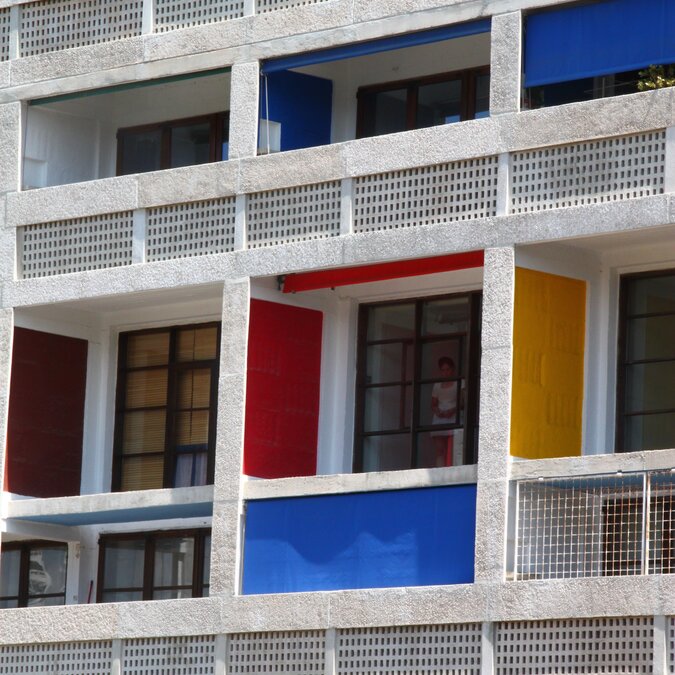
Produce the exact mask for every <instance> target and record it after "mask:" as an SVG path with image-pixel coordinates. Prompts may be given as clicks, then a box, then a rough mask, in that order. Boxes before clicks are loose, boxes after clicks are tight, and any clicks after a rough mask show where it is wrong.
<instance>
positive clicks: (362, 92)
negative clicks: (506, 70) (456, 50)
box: [356, 66, 490, 138]
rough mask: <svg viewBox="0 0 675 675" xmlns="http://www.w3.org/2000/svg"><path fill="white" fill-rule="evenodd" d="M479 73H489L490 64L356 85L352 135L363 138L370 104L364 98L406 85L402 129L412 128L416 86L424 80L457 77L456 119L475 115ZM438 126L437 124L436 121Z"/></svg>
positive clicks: (480, 74)
mask: <svg viewBox="0 0 675 675" xmlns="http://www.w3.org/2000/svg"><path fill="white" fill-rule="evenodd" d="M483 75H490V66H479V67H477V68H465V69H463V70H453V71H450V72H446V73H439V74H436V75H428V76H424V77H413V78H408V79H405V80H397V81H395V82H385V83H381V84H373V85H368V86H365V87H359V89H358V91H357V92H356V98H357V112H356V138H367V136H366V135H365V132H366V128H367V118H368V114H369V113H370V111H371V109H372V108H371V105H370V103H369V101H368V98H369V97H370V96H371V95H372V94H380V93H383V92H387V91H395V90H397V89H407V92H408V93H407V99H406V118H407V124H406V129H404V130H403V129H402V131H412V130H413V129H417V128H418V127H417V126H416V110H417V99H418V91H419V88H420V87H422V86H425V85H428V84H438V83H441V82H451V81H453V80H461V82H462V97H461V100H460V122H465V121H467V120H472V119H475V116H476V80H477V79H478V77H481V76H483ZM438 126H440V125H438Z"/></svg>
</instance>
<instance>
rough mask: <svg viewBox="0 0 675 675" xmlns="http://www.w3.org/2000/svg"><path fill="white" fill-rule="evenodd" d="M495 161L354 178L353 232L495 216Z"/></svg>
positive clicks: (460, 163)
mask: <svg viewBox="0 0 675 675" xmlns="http://www.w3.org/2000/svg"><path fill="white" fill-rule="evenodd" d="M496 209H497V157H480V158H478V159H470V160H466V161H462V162H451V163H448V164H437V165H435V166H424V167H420V168H415V169H406V170H404V171H391V172H389V173H381V174H375V175H373V176H363V177H361V178H355V179H354V231H355V232H371V231H373V230H393V229H398V228H400V227H411V226H416V225H431V224H434V223H442V222H448V221H457V220H468V219H471V218H485V217H487V216H494V215H496Z"/></svg>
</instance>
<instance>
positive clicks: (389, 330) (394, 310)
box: [368, 304, 415, 342]
mask: <svg viewBox="0 0 675 675" xmlns="http://www.w3.org/2000/svg"><path fill="white" fill-rule="evenodd" d="M414 336H415V305H413V304H409V305H382V306H380V307H371V308H370V309H369V311H368V341H370V342H372V341H373V340H392V339H399V338H409V339H412V338H413V337H414Z"/></svg>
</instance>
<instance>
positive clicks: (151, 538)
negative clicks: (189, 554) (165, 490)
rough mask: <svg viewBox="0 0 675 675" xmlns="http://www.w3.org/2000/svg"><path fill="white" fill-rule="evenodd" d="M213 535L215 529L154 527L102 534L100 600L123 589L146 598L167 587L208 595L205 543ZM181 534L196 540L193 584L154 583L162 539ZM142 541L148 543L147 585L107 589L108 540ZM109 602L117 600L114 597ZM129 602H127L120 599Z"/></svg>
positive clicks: (99, 550)
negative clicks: (136, 530) (105, 581)
mask: <svg viewBox="0 0 675 675" xmlns="http://www.w3.org/2000/svg"><path fill="white" fill-rule="evenodd" d="M210 536H211V528H208V527H203V528H192V529H187V530H153V531H151V532H116V533H114V534H102V535H101V536H100V537H99V540H98V570H97V579H96V602H97V603H105V602H106V601H105V600H103V594H104V593H106V592H110V593H115V592H118V593H123V592H139V591H140V592H141V594H142V600H152V599H153V597H152V596H153V593H154V592H155V591H166V590H184V589H186V588H190V589H191V591H192V597H193V598H202V597H205V596H204V593H203V589H204V588H209V586H210V579H204V578H203V571H204V558H205V553H206V551H205V542H206V539H207V538H208V537H210ZM177 537H183V538H186V537H191V538H192V540H193V547H194V548H193V556H194V557H193V560H194V564H193V569H192V583H191V585H190V586H189V587H188V586H157V587H155V586H154V575H155V551H156V548H157V541H158V540H159V539H171V538H177ZM129 540H140V541H143V542H144V549H143V586H142V588H137V587H131V586H129V587H123V588H111V589H106V588H104V585H103V582H104V579H105V551H106V544H107V543H108V542H115V541H129ZM109 602H115V600H110V601H109ZM118 602H127V601H121V600H120V601H118Z"/></svg>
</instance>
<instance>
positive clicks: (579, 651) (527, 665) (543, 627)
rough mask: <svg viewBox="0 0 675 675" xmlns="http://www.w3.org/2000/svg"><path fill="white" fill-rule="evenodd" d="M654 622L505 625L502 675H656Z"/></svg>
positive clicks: (500, 630) (498, 643)
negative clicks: (654, 669)
mask: <svg viewBox="0 0 675 675" xmlns="http://www.w3.org/2000/svg"><path fill="white" fill-rule="evenodd" d="M653 652H654V621H653V619H652V618H651V617H634V618H633V617H627V618H619V619H615V618H605V619H569V620H562V621H561V620H557V621H528V622H514V623H500V624H497V626H496V631H495V673H496V675H561V674H563V673H565V674H570V675H571V674H573V673H574V674H576V673H588V674H589V675H590V674H593V675H598V674H607V675H609V674H610V673H611V674H619V673H626V674H628V673H631V674H634V675H641V674H643V673H644V674H647V673H651V672H652V671H653V659H654V656H653Z"/></svg>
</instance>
